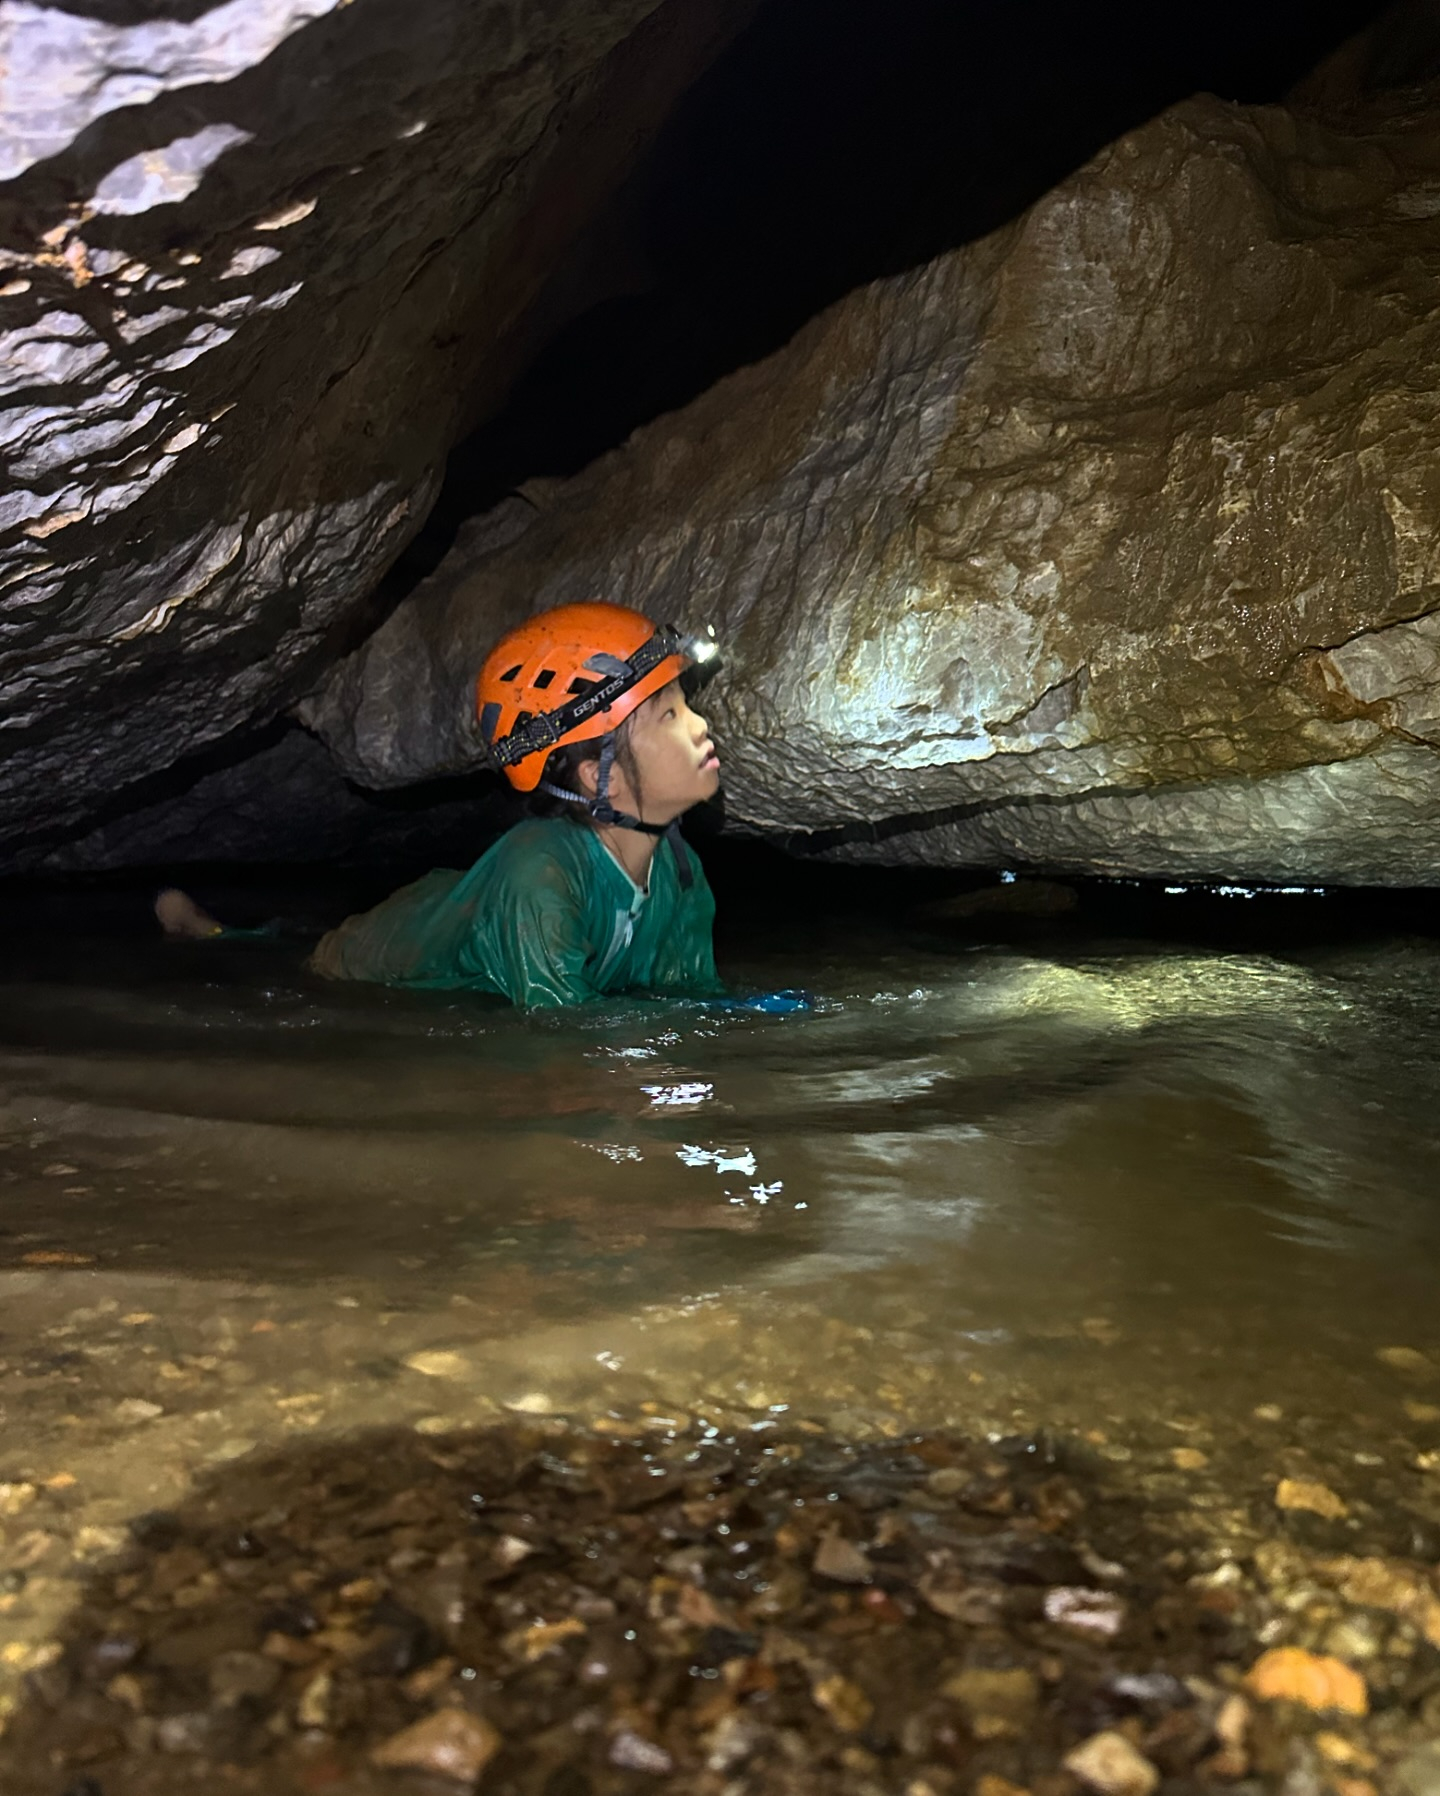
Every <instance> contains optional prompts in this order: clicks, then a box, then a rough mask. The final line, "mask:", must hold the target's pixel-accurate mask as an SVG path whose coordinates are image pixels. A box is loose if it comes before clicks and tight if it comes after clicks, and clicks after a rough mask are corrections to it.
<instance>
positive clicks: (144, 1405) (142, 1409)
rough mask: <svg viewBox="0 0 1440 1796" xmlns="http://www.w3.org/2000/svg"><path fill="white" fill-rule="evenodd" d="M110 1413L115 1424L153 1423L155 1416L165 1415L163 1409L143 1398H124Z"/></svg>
mask: <svg viewBox="0 0 1440 1796" xmlns="http://www.w3.org/2000/svg"><path fill="white" fill-rule="evenodd" d="M110 1413H111V1415H113V1416H114V1418H115V1420H116V1421H117V1422H153V1421H154V1420H155V1418H156V1416H163V1415H164V1414H165V1408H164V1405H163V1404H160V1403H151V1402H150V1401H149V1400H148V1398H145V1397H124V1398H122V1399H121V1401H120V1402H119V1403H117V1404H116V1405H115V1407H114V1409H113V1410H111V1412H110Z"/></svg>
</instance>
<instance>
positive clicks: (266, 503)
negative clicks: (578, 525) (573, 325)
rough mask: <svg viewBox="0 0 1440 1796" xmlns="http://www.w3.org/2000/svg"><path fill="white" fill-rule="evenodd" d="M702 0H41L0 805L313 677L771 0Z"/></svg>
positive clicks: (17, 188) (25, 106) (107, 783)
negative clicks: (574, 255) (685, 101)
mask: <svg viewBox="0 0 1440 1796" xmlns="http://www.w3.org/2000/svg"><path fill="white" fill-rule="evenodd" d="M170 10H178V12H179V15H180V16H178V17H156V16H152V15H154V14H155V13H156V12H157V11H160V12H167V11H170ZM679 11H680V9H676V8H657V5H656V0H554V3H552V4H547V5H544V6H527V7H523V8H522V7H516V6H513V5H488V6H474V5H469V4H466V3H464V0H433V3H431V4H427V5H424V6H421V7H416V6H413V5H409V4H406V3H405V0H370V3H369V4H366V5H363V6H350V5H348V4H347V3H346V0H228V4H224V5H219V6H184V7H181V8H179V9H169V8H159V9H157V8H155V7H153V6H151V5H148V4H139V3H138V0H115V4H113V5H108V6H106V7H105V8H103V9H102V16H100V17H94V18H92V17H89V16H86V15H85V14H84V13H82V12H77V11H75V10H74V9H73V8H71V9H64V8H61V7H59V6H48V5H38V6H20V7H18V8H12V9H9V10H8V11H7V14H6V17H5V20H4V22H3V24H0V42H3V73H0V110H3V112H4V115H5V126H6V129H5V132H4V134H3V150H0V180H4V181H5V183H6V188H5V199H4V203H3V216H4V222H5V232H4V244H5V247H4V248H3V249H0V343H3V357H0V364H3V370H4V372H3V375H0V451H3V454H4V456H5V461H6V474H7V479H6V490H5V493H4V496H3V498H0V595H3V596H0V645H3V650H4V661H3V669H0V694H3V707H0V708H3V713H4V715H3V739H4V746H5V752H4V754H3V755H0V842H3V841H5V840H6V839H7V838H8V839H9V840H11V841H13V840H14V839H15V838H16V837H20V838H24V837H25V836H26V834H27V823H26V819H27V816H33V813H34V809H35V793H36V791H37V790H44V792H45V822H46V824H47V825H48V826H50V827H52V828H54V829H55V830H57V831H58V830H60V829H62V828H65V827H67V826H68V827H74V826H75V825H77V824H81V823H83V822H85V821H86V820H88V819H89V818H92V817H93V816H94V814H95V812H96V811H97V809H98V808H99V806H100V805H101V804H102V803H103V802H104V801H105V800H107V799H109V798H111V797H112V796H113V794H114V793H115V792H116V791H118V790H120V789H122V788H123V787H125V786H126V785H129V784H132V783H133V782H135V781H137V780H139V779H141V778H142V777H143V776H146V775H148V774H151V773H153V772H154V771H155V770H156V769H157V768H159V767H164V766H167V765H169V764H170V763H172V762H174V761H176V760H178V759H179V758H180V757H182V756H183V755H186V754H188V753H191V752H194V751H196V750H197V749H200V748H202V747H204V746H205V745H206V744H210V743H215V742H217V741H219V740H221V739H222V738H224V737H226V736H227V735H229V734H231V733H232V732H234V731H236V730H238V729H240V728H242V727H244V726H250V725H255V724H257V723H262V722H264V721H266V720H267V719H268V718H271V717H273V716H274V715H275V714H276V713H277V712H278V711H279V710H280V709H281V708H282V707H283V706H284V705H285V704H286V703H287V702H288V701H289V700H290V699H292V698H293V697H294V695H295V693H296V692H297V691H299V690H302V689H303V687H304V686H305V685H306V684H307V683H308V682H309V681H310V680H311V679H313V677H314V675H315V672H316V670H317V667H318V666H319V665H320V663H321V661H322V660H323V658H324V655H325V653H326V645H327V638H328V637H329V635H330V634H331V633H332V632H333V631H336V630H337V629H342V628H350V627H353V624H354V621H355V613H356V608H357V606H358V605H359V604H360V603H361V602H362V601H363V600H364V599H365V598H366V597H367V595H368V594H369V593H370V592H371V591H372V590H373V588H374V586H375V583H376V581H377V579H378V578H379V576H380V575H381V574H382V573H383V572H384V570H385V568H386V567H387V566H388V565H389V564H390V562H391V561H393V559H394V557H395V556H396V555H397V554H398V552H399V551H400V549H401V548H402V547H403V546H404V544H405V543H406V541H407V540H408V539H409V538H410V537H411V536H412V535H413V534H414V532H415V530H416V529H417V528H418V527H419V525H420V523H421V522H422V520H423V518H424V516H425V513H426V511H427V509H428V507H429V505H430V502H431V500H432V498H433V495H434V491H435V487H436V484H437V481H438V477H439V469H440V466H441V464H442V462H443V459H444V456H445V454H446V452H447V451H448V449H449V447H450V445H451V443H452V442H453V440H454V438H455V436H456V435H457V434H458V432H459V431H460V430H461V429H462V428H463V426H464V424H465V423H466V422H467V421H468V419H469V417H470V416H473V415H476V414H479V415H483V414H484V413H485V411H486V410H487V408H493V406H494V404H495V403H496V401H497V400H498V398H499V397H500V395H501V393H502V391H503V387H504V383H505V382H506V381H507V380H508V379H510V378H513V375H514V372H515V370H516V369H517V367H519V366H523V364H524V361H525V358H526V356H527V354H528V353H530V352H532V351H533V348H534V346H535V343H536V341H543V340H544V337H545V336H546V334H547V333H548V332H550V331H553V329H554V328H555V326H556V324H557V322H558V321H559V319H558V318H557V316H556V308H557V307H561V308H562V310H561V313H560V316H562V317H563V315H564V313H563V307H564V306H566V305H568V306H573V305H575V304H577V303H578V304H584V303H586V301H587V295H586V294H585V293H583V292H571V293H570V294H569V296H568V298H563V297H562V298H557V297H556V296H555V294H554V293H552V294H551V295H550V298H549V299H546V298H545V297H544V294H543V292H542V290H543V289H544V288H545V287H546V283H547V282H548V281H550V279H551V277H552V276H554V275H555V274H556V272H557V270H559V269H561V268H562V267H563V265H564V258H565V254H566V251H567V249H568V248H569V246H570V245H571V244H572V243H574V242H575V241H576V240H577V239H578V238H579V236H580V234H581V233H582V232H583V231H584V230H585V229H586V228H587V227H588V226H589V225H590V224H592V223H593V221H594V219H595V217H596V216H597V214H598V213H599V211H600V210H601V208H602V206H603V205H604V204H605V202H606V201H607V199H608V197H609V196H610V194H611V193H612V192H613V190H614V188H615V185H616V183H617V181H618V180H619V179H620V178H621V177H622V176H623V174H624V173H625V171H626V169H627V167H628V165H629V163H630V162H631V161H632V160H633V158H634V156H635V154H636V151H637V148H638V147H639V146H640V145H642V144H643V143H644V142H645V141H646V139H647V138H648V137H649V136H650V135H651V134H652V133H653V131H654V129H655V126H656V124H657V122H658V121H659V120H660V119H661V118H663V117H664V116H665V114H666V112H667V110H668V108H669V106H670V104H671V102H672V101H673V99H674V97H675V95H676V94H677V93H678V92H680V91H682V90H683V89H684V87H685V86H686V85H687V84H688V83H689V82H690V81H691V80H692V79H693V78H694V76H695V74H696V73H697V72H698V70H699V69H701V68H703V67H704V66H705V64H706V62H707V61H708V60H709V58H710V57H711V55H713V53H714V51H715V49H716V48H717V46H718V45H719V44H720V43H721V42H723V41H724V40H725V39H726V38H727V37H728V36H729V35H730V34H731V33H732V32H733V31H735V30H736V29H738V28H739V26H740V25H742V24H743V23H744V20H745V16H746V12H747V8H746V6H745V5H744V4H741V5H730V6H728V7H723V6H721V5H718V4H715V3H714V0H701V4H699V5H692V6H689V7H688V8H686V9H684V12H685V16H684V18H680V17H678V13H679ZM596 278H597V279H599V278H601V277H599V276H597V277H596ZM589 297H593V295H590V296H589ZM466 406H469V407H471V408H473V411H472V412H470V413H466V412H465V411H464V408H465V407H466ZM22 845H23V846H25V847H30V846H31V844H29V843H22Z"/></svg>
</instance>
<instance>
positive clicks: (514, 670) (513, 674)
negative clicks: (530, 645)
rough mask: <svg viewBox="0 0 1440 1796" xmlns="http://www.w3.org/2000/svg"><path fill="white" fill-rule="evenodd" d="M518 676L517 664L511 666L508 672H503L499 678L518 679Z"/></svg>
mask: <svg viewBox="0 0 1440 1796" xmlns="http://www.w3.org/2000/svg"><path fill="white" fill-rule="evenodd" d="M519 677H520V668H519V666H518V664H517V665H516V666H515V667H512V668H511V669H510V671H509V673H503V674H501V676H500V678H501V679H502V680H518V679H519Z"/></svg>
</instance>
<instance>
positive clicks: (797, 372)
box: [302, 88, 1440, 882]
mask: <svg viewBox="0 0 1440 1796" xmlns="http://www.w3.org/2000/svg"><path fill="white" fill-rule="evenodd" d="M1437 97H1440V95H1437V93H1436V91H1435V90H1434V89H1433V88H1428V89H1426V88H1414V89H1410V90H1405V91H1403V92H1400V93H1398V94H1392V95H1388V96H1384V97H1381V98H1374V99H1369V100H1363V101H1361V100H1356V101H1354V102H1353V103H1351V104H1350V105H1348V106H1347V108H1346V110H1345V111H1344V112H1343V113H1342V114H1339V115H1335V116H1331V117H1329V118H1321V117H1317V116H1313V115H1310V114H1308V113H1305V112H1303V111H1297V110H1291V109H1287V108H1285V107H1280V106H1270V107H1258V108H1247V107H1238V106H1232V105H1227V104H1224V103H1222V102H1220V101H1218V100H1215V99H1213V98H1209V97H1204V96H1202V97H1198V98H1196V99H1194V100H1190V101H1187V102H1185V103H1184V104H1182V105H1180V106H1177V107H1174V108H1172V109H1171V110H1170V111H1168V112H1167V113H1166V114H1164V115H1163V116H1161V117H1160V118H1158V119H1156V120H1154V121H1153V122H1152V123H1150V124H1148V125H1146V126H1144V127H1142V128H1141V129H1139V130H1137V131H1134V132H1131V133H1129V134H1127V135H1126V136H1124V137H1123V138H1121V139H1120V140H1119V141H1118V142H1116V143H1115V144H1113V145H1112V146H1110V147H1109V148H1107V149H1106V150H1104V151H1103V152H1102V153H1101V154H1100V155H1099V156H1097V157H1096V158H1094V159H1093V160H1092V161H1091V162H1090V163H1089V164H1087V166H1086V167H1084V168H1083V169H1082V170H1080V171H1079V172H1078V173H1077V174H1076V175H1075V176H1073V177H1072V178H1071V179H1069V180H1067V181H1064V182H1062V183H1061V184H1060V185H1059V186H1057V187H1056V188H1055V189H1053V190H1052V191H1051V192H1049V193H1047V194H1046V195H1045V196H1044V197H1043V198H1042V199H1040V200H1039V201H1038V202H1037V203H1036V204H1035V205H1034V206H1032V207H1031V208H1030V209H1029V210H1028V211H1027V212H1026V213H1025V214H1024V215H1023V216H1022V217H1020V218H1019V219H1017V220H1016V221H1015V222H1014V223H1012V224H1010V225H1007V226H1004V227H1002V228H1001V229H1000V230H998V231H995V232H993V233H991V234H990V235H989V236H987V237H986V238H984V239H983V240H981V241H979V242H977V243H974V244H972V245H968V246H966V247H964V248H962V249H959V250H956V251H954V252H952V253H950V254H948V255H945V256H942V257H940V258H938V259H936V260H935V261H933V262H931V263H930V264H929V265H927V266H925V267H923V268H919V269H917V270H915V271H913V272H910V273H906V274H903V275H900V276H897V277H894V278H892V279H888V280H883V281H880V282H877V283H873V284H871V285H869V286H867V287H865V288H864V289H862V290H860V291H857V292H856V293H854V294H852V295H850V296H849V297H847V298H846V299H844V300H843V301H841V302H840V303H839V304H837V305H835V306H833V307H832V308H830V309H829V310H828V311H827V312H826V313H824V314H823V315H822V316H820V317H819V318H817V319H816V320H814V321H813V322H812V323H811V324H809V325H807V326H806V327H805V328H804V329H802V330H801V331H800V332H799V333H798V335H797V336H796V337H795V339H794V340H793V341H792V342H791V343H790V344H789V345H788V346H787V347H786V348H784V349H783V350H781V351H780V352H779V353H778V354H775V355H773V356H771V357H769V358H767V359H765V360H763V361H762V362H760V363H758V364H756V365H755V366H752V367H749V368H746V369H742V370H741V371H740V372H738V373H736V374H734V375H732V376H730V377H729V378H727V379H726V380H724V381H722V382H721V383H719V385H718V386H716V387H715V388H714V389H713V390H712V391H710V392H708V393H706V394H705V395H703V396H702V397H701V398H700V399H698V400H696V401H695V402H694V403H693V404H691V405H689V406H687V407H686V408H684V409H683V410H681V411H679V412H677V413H674V414H671V415H669V416H667V417H665V418H662V419H660V420H659V421H657V422H656V423H654V424H652V425H650V426H647V427H646V428H644V429H642V430H641V431H639V432H637V433H636V434H635V436H634V437H633V438H632V439H631V440H630V441H629V442H628V443H627V444H626V445H625V446H624V447H623V448H621V449H620V450H618V451H616V452H615V453H613V454H611V455H609V456H607V457H605V458H604V459H602V460H601V461H599V462H598V463H596V464H595V465H594V466H592V467H591V468H589V469H588V470H586V471H585V472H584V473H582V474H581V475H579V476H578V477H576V478H575V479H573V480H570V481H565V482H551V483H531V484H530V485H528V486H526V487H525V488H524V489H523V491H522V493H521V494H519V495H517V496H516V497H514V498H512V499H511V500H509V501H507V502H506V504H505V505H504V506H502V507H501V508H500V509H499V510H498V511H496V512H495V513H493V514H491V515H490V516H489V517H487V518H485V519H482V520H480V521H479V522H477V523H476V524H475V525H474V526H473V527H472V528H471V530H470V531H469V532H468V534H467V535H465V536H464V537H462V539H461V541H460V543H458V544H457V547H456V550H455V551H454V553H453V554H452V556H451V557H450V558H449V560H448V561H447V562H446V563H445V564H443V565H442V566H441V567H440V569H439V570H438V571H437V572H436V573H435V574H434V575H433V576H432V578H431V579H430V580H429V581H428V582H426V583H425V584H424V585H423V586H422V587H421V588H419V589H418V590H417V591H416V592H415V593H414V594H413V595H412V596H411V598H409V599H408V600H407V601H406V602H405V603H404V604H402V606H401V607H400V608H399V609H398V610H397V612H396V613H395V614H394V615H393V616H392V617H391V618H390V619H389V620H388V621H387V622H386V623H385V624H384V625H383V626H382V627H381V628H380V629H379V630H378V631H377V632H376V634H375V635H374V637H373V638H371V639H370V640H369V641H368V642H367V643H366V644H365V645H364V646H363V647H362V648H360V649H359V650H358V651H357V652H355V653H353V654H352V655H351V656H349V657H347V658H345V659H343V660H342V661H341V662H340V663H339V664H338V665H337V666H336V667H335V668H334V669H333V671H332V672H330V673H329V674H328V675H327V676H326V678H325V679H324V681H323V682H322V683H321V684H320V686H319V688H318V689H317V691H316V693H315V694H314V695H312V696H311V697H310V698H309V699H308V700H306V701H305V703H304V705H303V706H302V715H303V717H304V718H305V721H306V722H307V723H308V724H309V725H310V727H312V728H314V729H315V730H317V731H318V732H319V733H320V734H321V735H322V737H323V738H324V740H325V741H326V742H327V744H328V745H329V746H330V748H331V750H332V752H333V753H334V754H335V755H336V757H337V759H338V761H339V762H340V764H341V766H342V767H343V768H344V770H345V771H346V772H347V774H349V776H350V777H352V778H353V779H356V780H359V781H361V782H364V783H367V784H373V785H379V786H384V785H387V784H401V783H405V782H408V781H413V780H417V779H422V778H426V777H431V776H433V775H434V774H436V773H437V772H455V771H459V770H462V769H464V768H467V767H473V766H474V765H476V764H477V762H478V759H479V757H480V753H481V749H480V744H479V742H478V740H477V738H476V736H475V733H474V728H473V720H472V712H471V705H470V696H469V694H470V682H471V680H472V678H473V673H474V670H475V668H476V667H477V666H478V664H479V662H480V660H481V659H482V658H483V655H484V653H485V650H486V648H487V647H488V645H489V644H490V642H491V641H492V640H493V639H494V636H495V635H496V634H497V633H498V631H500V630H501V629H503V628H504V627H506V626H507V625H509V624H510V623H512V622H514V621H515V620H517V619H518V618H519V617H521V616H523V615H525V614H527V613H528V612H530V611H533V610H536V609H539V608H541V607H543V606H546V605H551V604H556V603H560V602H563V601H565V600H570V599H580V598H585V597H590V596H593V595H595V594H597V593H602V594H606V595H610V596H614V597H616V598H619V599H621V600H623V601H625V602H628V603H632V604H635V605H638V606H640V607H642V608H644V609H646V610H648V611H650V612H651V613H652V614H653V615H656V616H661V617H668V616H674V617H677V618H683V619H685V620H687V621H689V622H692V623H704V622H710V623H714V624H715V625H716V627H717V628H718V630H719V631H720V634H721V636H722V637H723V639H724V641H725V645H726V650H727V654H728V657H729V659H728V666H727V670H726V676H725V678H724V679H723V681H721V682H720V683H719V684H718V685H717V687H716V688H715V691H714V694H713V698H712V700H711V708H712V712H713V716H714V720H715V722H716V725H717V727H718V730H719V732H720V737H721V745H722V753H723V755H724V758H725V764H726V775H725V779H726V800H727V814H728V816H729V817H730V819H731V820H732V821H733V822H736V823H738V824H740V825H741V826H742V827H744V826H748V827H750V828H753V829H757V830H766V831H774V832H780V833H783V834H784V835H785V836H786V838H787V839H788V840H790V841H791V842H792V844H794V845H796V846H802V847H806V848H808V849H810V850H811V851H816V852H833V853H841V854H847V855H851V856H854V857H869V858H880V859H885V860H897V861H898V860H916V861H934V862H947V861H956V862H965V863H971V864H1001V865H1005V864H1013V863H1019V862H1025V863H1031V864H1041V865H1049V866H1056V867H1067V868H1073V869H1077V870H1094V871H1103V872H1113V873H1136V874H1157V875H1173V874H1184V875H1186V876H1207V875H1220V876H1236V875H1239V876H1245V877H1250V878H1280V879H1293V878H1306V879H1313V880H1356V881H1382V882H1383V881H1400V882H1416V881H1419V882H1430V881H1434V880H1436V879H1440V771H1437V761H1436V749H1437V748H1440V735H1437V730H1436V719H1437V715H1440V702H1437V691H1436V674H1437V670H1440V666H1437V656H1436V641H1437V638H1436V627H1437V626H1436V623H1435V621H1434V615H1435V614H1437V613H1440V579H1437V569H1440V550H1437V548H1436V543H1437V524H1440V468H1437V464H1436V462H1435V458H1434V454H1433V445H1434V443H1435V441H1436V431H1437V424H1440V419H1437V406H1440V402H1437V396H1436V395H1437V377H1440V309H1437V296H1440V122H1437V121H1440V112H1437V109H1436V99H1437ZM421 720H423V721H421Z"/></svg>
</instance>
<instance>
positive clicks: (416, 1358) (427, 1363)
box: [401, 1351, 470, 1378]
mask: <svg viewBox="0 0 1440 1796" xmlns="http://www.w3.org/2000/svg"><path fill="white" fill-rule="evenodd" d="M401 1364H402V1365H405V1366H408V1367H409V1368H410V1370H411V1371H412V1372H420V1373H423V1374H424V1376H425V1377H426V1378H461V1377H463V1376H464V1374H465V1373H466V1372H468V1371H469V1370H470V1362H469V1361H468V1360H467V1359H466V1358H465V1356H464V1354H463V1353H452V1352H443V1351H437V1352H425V1353H412V1354H409V1355H408V1356H407V1357H406V1358H405V1359H404V1360H402V1361H401Z"/></svg>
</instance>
